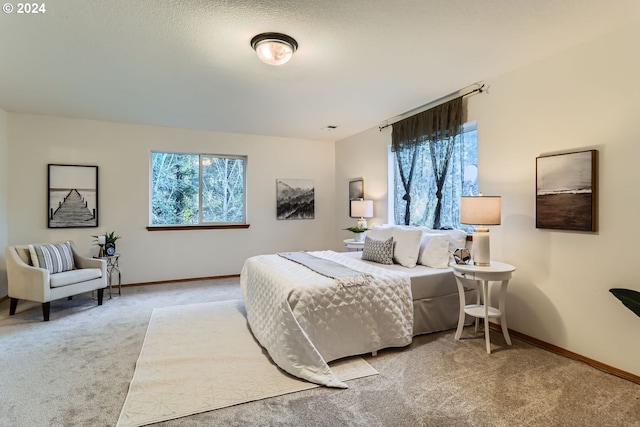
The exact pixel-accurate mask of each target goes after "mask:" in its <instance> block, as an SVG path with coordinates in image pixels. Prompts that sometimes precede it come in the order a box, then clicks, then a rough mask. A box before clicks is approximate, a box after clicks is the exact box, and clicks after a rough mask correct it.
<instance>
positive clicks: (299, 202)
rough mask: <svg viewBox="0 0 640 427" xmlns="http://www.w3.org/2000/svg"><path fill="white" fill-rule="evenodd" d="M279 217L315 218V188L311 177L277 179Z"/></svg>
mask: <svg viewBox="0 0 640 427" xmlns="http://www.w3.org/2000/svg"><path fill="white" fill-rule="evenodd" d="M276 206H277V208H276V210H277V219H314V217H315V188H314V184H313V180H311V179H277V180H276Z"/></svg>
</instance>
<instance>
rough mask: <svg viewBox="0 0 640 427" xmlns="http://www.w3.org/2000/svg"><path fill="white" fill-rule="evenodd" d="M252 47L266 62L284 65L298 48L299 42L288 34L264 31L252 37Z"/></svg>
mask: <svg viewBox="0 0 640 427" xmlns="http://www.w3.org/2000/svg"><path fill="white" fill-rule="evenodd" d="M251 47H252V48H253V49H254V50H255V51H256V53H257V54H258V58H260V60H261V61H262V62H264V63H265V64H269V65H282V64H285V63H287V62H288V61H289V60H290V59H291V56H292V55H293V52H295V51H296V49H298V42H297V41H295V40H294V39H293V38H292V37H289V36H288V35H286V34H280V33H262V34H258V35H257V36H255V37H254V38H252V39H251Z"/></svg>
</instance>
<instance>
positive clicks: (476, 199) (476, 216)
mask: <svg viewBox="0 0 640 427" xmlns="http://www.w3.org/2000/svg"><path fill="white" fill-rule="evenodd" d="M501 210H502V203H501V197H500V196H463V197H461V198H460V223H461V224H471V225H500V216H501Z"/></svg>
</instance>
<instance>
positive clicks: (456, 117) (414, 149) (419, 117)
mask: <svg viewBox="0 0 640 427" xmlns="http://www.w3.org/2000/svg"><path fill="white" fill-rule="evenodd" d="M462 125H463V110H462V96H460V97H458V98H455V99H452V100H451V101H449V102H445V103H444V104H440V105H437V106H435V107H433V108H431V109H429V110H426V111H423V112H421V113H418V114H415V115H413V116H411V117H407V118H406V119H403V120H400V121H398V122H396V123H394V124H393V125H392V127H393V131H392V133H391V150H392V151H394V152H395V154H396V160H397V163H398V171H399V173H400V177H401V179H402V185H403V188H404V191H405V195H404V196H403V197H402V198H403V199H404V200H405V201H406V205H405V215H404V222H405V225H409V224H410V221H411V217H410V208H411V195H410V192H411V183H412V179H413V170H414V168H415V163H416V156H417V153H418V148H419V147H421V146H424V145H426V146H428V147H429V151H430V155H431V159H432V163H433V173H434V175H435V180H436V185H437V190H436V197H437V199H438V200H437V204H436V211H435V219H434V224H433V228H440V211H441V209H442V186H443V185H444V181H445V176H446V174H447V169H448V167H449V162H450V160H451V153H452V151H453V147H454V144H455V143H456V140H457V138H456V137H457V136H458V135H460V134H462Z"/></svg>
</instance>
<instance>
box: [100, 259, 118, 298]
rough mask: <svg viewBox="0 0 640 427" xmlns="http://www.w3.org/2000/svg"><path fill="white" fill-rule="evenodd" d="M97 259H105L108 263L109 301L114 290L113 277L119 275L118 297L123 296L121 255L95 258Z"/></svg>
mask: <svg viewBox="0 0 640 427" xmlns="http://www.w3.org/2000/svg"><path fill="white" fill-rule="evenodd" d="M94 258H97V259H103V260H105V261H107V278H108V283H109V299H111V294H112V290H113V286H112V285H113V275H114V273H118V295H122V274H121V272H120V266H119V265H118V259H119V258H120V254H114V255H111V256H94Z"/></svg>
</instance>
